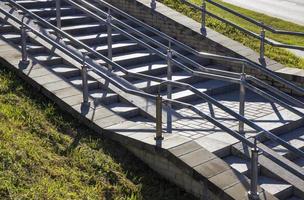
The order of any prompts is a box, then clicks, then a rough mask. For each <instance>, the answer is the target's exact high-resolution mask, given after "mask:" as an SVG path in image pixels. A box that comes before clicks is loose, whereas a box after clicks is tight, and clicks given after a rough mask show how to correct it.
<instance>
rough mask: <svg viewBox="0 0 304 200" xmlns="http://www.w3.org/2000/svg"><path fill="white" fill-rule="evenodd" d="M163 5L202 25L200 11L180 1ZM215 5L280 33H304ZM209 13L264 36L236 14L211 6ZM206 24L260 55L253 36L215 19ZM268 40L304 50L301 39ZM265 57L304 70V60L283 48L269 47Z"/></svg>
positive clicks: (292, 26)
mask: <svg viewBox="0 0 304 200" xmlns="http://www.w3.org/2000/svg"><path fill="white" fill-rule="evenodd" d="M160 1H161V2H162V3H164V4H166V5H167V6H169V7H171V8H173V9H175V10H177V11H179V12H181V13H183V14H185V15H187V16H188V17H191V18H193V19H194V20H196V21H199V22H200V21H201V14H200V12H199V11H196V10H194V9H191V8H189V7H188V6H185V4H183V3H181V1H179V0H160ZM191 1H192V2H193V3H196V4H198V5H200V4H201V2H202V1H201V0H191ZM214 1H215V2H218V3H221V4H223V5H225V6H226V7H229V8H231V9H233V10H235V11H237V12H239V13H242V14H244V15H246V16H249V17H252V18H253V19H256V20H258V21H262V22H264V23H265V24H267V25H270V26H272V27H274V28H277V29H282V30H290V31H299V32H304V26H300V25H297V24H294V23H291V22H287V21H284V20H281V19H278V18H274V17H270V16H267V15H264V14H261V13H257V12H254V11H250V10H247V9H244V8H240V7H237V6H234V5H231V4H228V3H225V2H222V1H219V0H214ZM207 9H208V10H209V11H211V12H212V13H214V14H216V15H218V16H221V17H223V18H225V19H228V20H230V21H232V22H234V23H236V24H238V25H240V26H241V27H244V28H246V29H249V30H251V31H253V32H256V33H260V29H259V27H257V26H254V25H252V24H251V23H249V22H246V21H245V20H242V19H240V18H238V17H236V16H234V15H232V14H229V13H228V12H226V11H223V10H221V9H219V8H217V7H215V6H213V5H211V4H209V3H207ZM206 24H207V26H208V27H209V28H212V29H214V30H216V31H217V32H219V33H222V34H223V35H226V36H227V37H229V38H231V39H233V40H236V41H238V42H240V43H242V44H243V45H245V46H247V47H249V48H251V49H253V50H255V51H257V52H259V44H260V42H259V40H257V39H254V38H252V37H251V36H248V35H247V34H244V33H243V32H241V31H239V30H237V29H236V28H234V27H231V26H229V25H226V24H224V23H222V22H220V21H218V20H216V19H214V18H211V17H207V21H206ZM266 36H267V37H269V38H271V39H273V40H276V41H278V42H282V43H286V44H291V45H300V46H304V37H299V36H284V35H277V34H272V33H270V32H268V31H266ZM265 49H266V51H265V55H266V56H267V57H269V58H271V59H274V60H276V61H277V62H280V63H282V64H284V65H286V66H289V67H298V68H303V69H304V59H303V58H299V57H297V56H295V55H294V54H292V53H290V52H289V51H287V50H286V49H281V48H273V47H271V46H269V45H266V46H265Z"/></svg>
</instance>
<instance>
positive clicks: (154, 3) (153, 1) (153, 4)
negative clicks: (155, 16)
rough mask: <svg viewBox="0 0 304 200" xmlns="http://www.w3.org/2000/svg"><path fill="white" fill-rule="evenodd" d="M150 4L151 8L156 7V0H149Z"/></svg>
mask: <svg viewBox="0 0 304 200" xmlns="http://www.w3.org/2000/svg"><path fill="white" fill-rule="evenodd" d="M150 6H151V8H152V10H155V9H156V0H151V3H150Z"/></svg>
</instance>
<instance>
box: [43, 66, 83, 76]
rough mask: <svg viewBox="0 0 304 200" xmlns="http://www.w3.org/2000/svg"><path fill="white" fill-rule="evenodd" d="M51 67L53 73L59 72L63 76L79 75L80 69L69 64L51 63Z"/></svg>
mask: <svg viewBox="0 0 304 200" xmlns="http://www.w3.org/2000/svg"><path fill="white" fill-rule="evenodd" d="M49 68H51V69H52V70H53V71H54V72H55V73H57V74H60V75H61V76H64V77H65V78H72V77H77V76H80V75H81V74H80V69H78V68H76V67H73V66H69V65H64V64H61V65H53V66H51V67H49Z"/></svg>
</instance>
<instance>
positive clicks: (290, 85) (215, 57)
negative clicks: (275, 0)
mask: <svg viewBox="0 0 304 200" xmlns="http://www.w3.org/2000/svg"><path fill="white" fill-rule="evenodd" d="M94 1H95V2H96V3H98V4H100V5H102V6H105V7H107V8H108V9H110V10H111V12H113V11H114V13H117V14H119V15H120V16H123V17H126V18H127V19H128V20H130V21H132V22H134V23H136V24H137V25H140V26H142V27H144V28H145V29H146V30H148V31H151V32H152V33H154V34H156V35H158V36H160V37H162V38H164V39H165V40H168V43H171V44H174V45H176V46H178V47H180V48H181V49H183V50H186V51H187V52H189V53H192V54H194V55H195V56H199V57H202V58H208V59H213V60H220V61H229V62H232V63H236V64H245V66H246V67H249V68H252V69H258V70H260V71H261V72H262V73H264V74H265V75H267V76H269V77H271V78H273V79H274V80H276V81H278V82H280V83H282V84H283V85H285V86H286V87H288V88H289V89H292V90H294V91H296V92H298V93H300V94H303V95H304V89H302V88H301V87H299V86H297V85H295V84H293V83H291V82H289V81H286V80H285V79H283V78H281V77H280V76H278V75H276V74H275V73H273V72H272V71H270V70H268V69H267V68H265V67H263V66H261V65H258V64H256V63H253V62H251V61H249V60H246V59H239V58H234V57H229V56H219V55H216V54H210V53H201V52H198V51H197V50H195V49H193V48H191V47H189V46H187V45H185V44H184V43H181V42H180V41H178V40H176V39H174V38H172V37H170V36H168V35H167V34H165V33H163V32H161V31H159V30H157V29H155V28H153V27H152V26H149V25H147V24H145V23H143V22H141V21H140V20H138V19H136V18H135V17H132V16H131V15H129V14H127V13H125V12H123V11H121V10H119V9H117V8H116V7H114V6H112V5H111V4H109V3H107V2H105V1H103V0H94ZM94 11H96V9H94ZM250 34H254V35H253V36H254V37H256V38H258V39H259V38H260V36H259V35H258V34H256V33H253V32H250ZM177 56H178V55H177ZM200 69H202V70H205V71H206V72H212V71H213V70H212V69H209V68H204V67H203V66H200ZM218 71H222V70H218ZM225 75H226V74H225ZM237 76H238V77H239V74H238V75H237ZM246 77H247V78H249V77H250V76H248V75H247V76H246ZM256 81H259V82H262V81H260V80H256ZM268 87H269V85H268ZM265 89H267V88H265ZM277 92H279V91H277ZM291 98H293V97H291ZM303 105H304V103H302V105H301V106H300V107H303Z"/></svg>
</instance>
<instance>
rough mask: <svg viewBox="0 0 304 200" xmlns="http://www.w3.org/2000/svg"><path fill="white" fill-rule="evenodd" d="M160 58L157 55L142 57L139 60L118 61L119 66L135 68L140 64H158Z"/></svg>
mask: <svg viewBox="0 0 304 200" xmlns="http://www.w3.org/2000/svg"><path fill="white" fill-rule="evenodd" d="M159 59H160V58H159V57H158V56H156V55H147V56H141V57H138V58H131V59H124V60H120V61H116V63H117V64H119V65H121V66H124V67H125V66H132V65H133V66H134V65H138V64H143V63H147V62H154V61H155V62H156V61H159Z"/></svg>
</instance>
